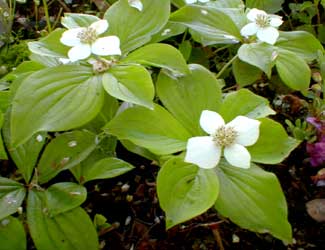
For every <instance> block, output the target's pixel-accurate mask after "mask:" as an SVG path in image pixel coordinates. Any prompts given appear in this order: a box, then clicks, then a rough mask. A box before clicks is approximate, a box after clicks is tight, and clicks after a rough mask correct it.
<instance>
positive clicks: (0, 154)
mask: <svg viewBox="0 0 325 250" xmlns="http://www.w3.org/2000/svg"><path fill="white" fill-rule="evenodd" d="M2 124H3V114H2V113H1V112H0V132H1V128H2ZM7 159H8V156H7V153H6V150H5V148H4V145H3V140H2V134H1V133H0V160H7Z"/></svg>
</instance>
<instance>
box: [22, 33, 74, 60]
mask: <svg viewBox="0 0 325 250" xmlns="http://www.w3.org/2000/svg"><path fill="white" fill-rule="evenodd" d="M64 31H65V29H61V28H58V29H56V30H54V31H52V32H51V33H50V34H49V35H48V36H46V37H44V38H42V39H40V40H39V41H35V42H29V43H28V48H29V50H30V51H31V52H32V53H34V54H36V55H40V56H45V57H56V58H65V57H67V55H68V50H69V47H67V46H65V45H63V44H62V43H60V38H61V36H62V33H63V32H64Z"/></svg>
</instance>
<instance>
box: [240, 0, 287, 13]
mask: <svg viewBox="0 0 325 250" xmlns="http://www.w3.org/2000/svg"><path fill="white" fill-rule="evenodd" d="M283 3H284V0H247V1H246V6H247V7H248V8H257V9H260V10H264V11H266V12H267V13H275V12H278V11H279V10H281V9H282V6H281V5H282V4H283Z"/></svg>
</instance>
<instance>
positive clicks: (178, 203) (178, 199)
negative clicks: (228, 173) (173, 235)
mask: <svg viewBox="0 0 325 250" xmlns="http://www.w3.org/2000/svg"><path fill="white" fill-rule="evenodd" d="M157 193H158V198H159V203H160V206H161V208H162V209H163V210H164V211H165V213H166V227H167V229H169V228H171V227H173V226H175V225H177V224H179V223H182V222H185V221H187V220H189V219H192V218H193V217H195V216H198V215H200V214H201V213H203V212H205V211H206V210H208V209H209V208H210V207H211V206H213V204H214V203H215V201H216V199H217V197H218V194H219V180H218V177H217V175H216V173H215V171H214V170H212V169H201V168H198V167H197V166H195V165H193V164H189V163H185V162H183V159H181V158H176V157H174V158H172V159H170V160H169V161H167V162H166V163H165V164H164V165H163V166H162V168H161V170H160V171H159V174H158V179H157Z"/></svg>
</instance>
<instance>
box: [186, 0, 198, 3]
mask: <svg viewBox="0 0 325 250" xmlns="http://www.w3.org/2000/svg"><path fill="white" fill-rule="evenodd" d="M185 2H186V3H187V4H192V3H196V2H197V0H185Z"/></svg>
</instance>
